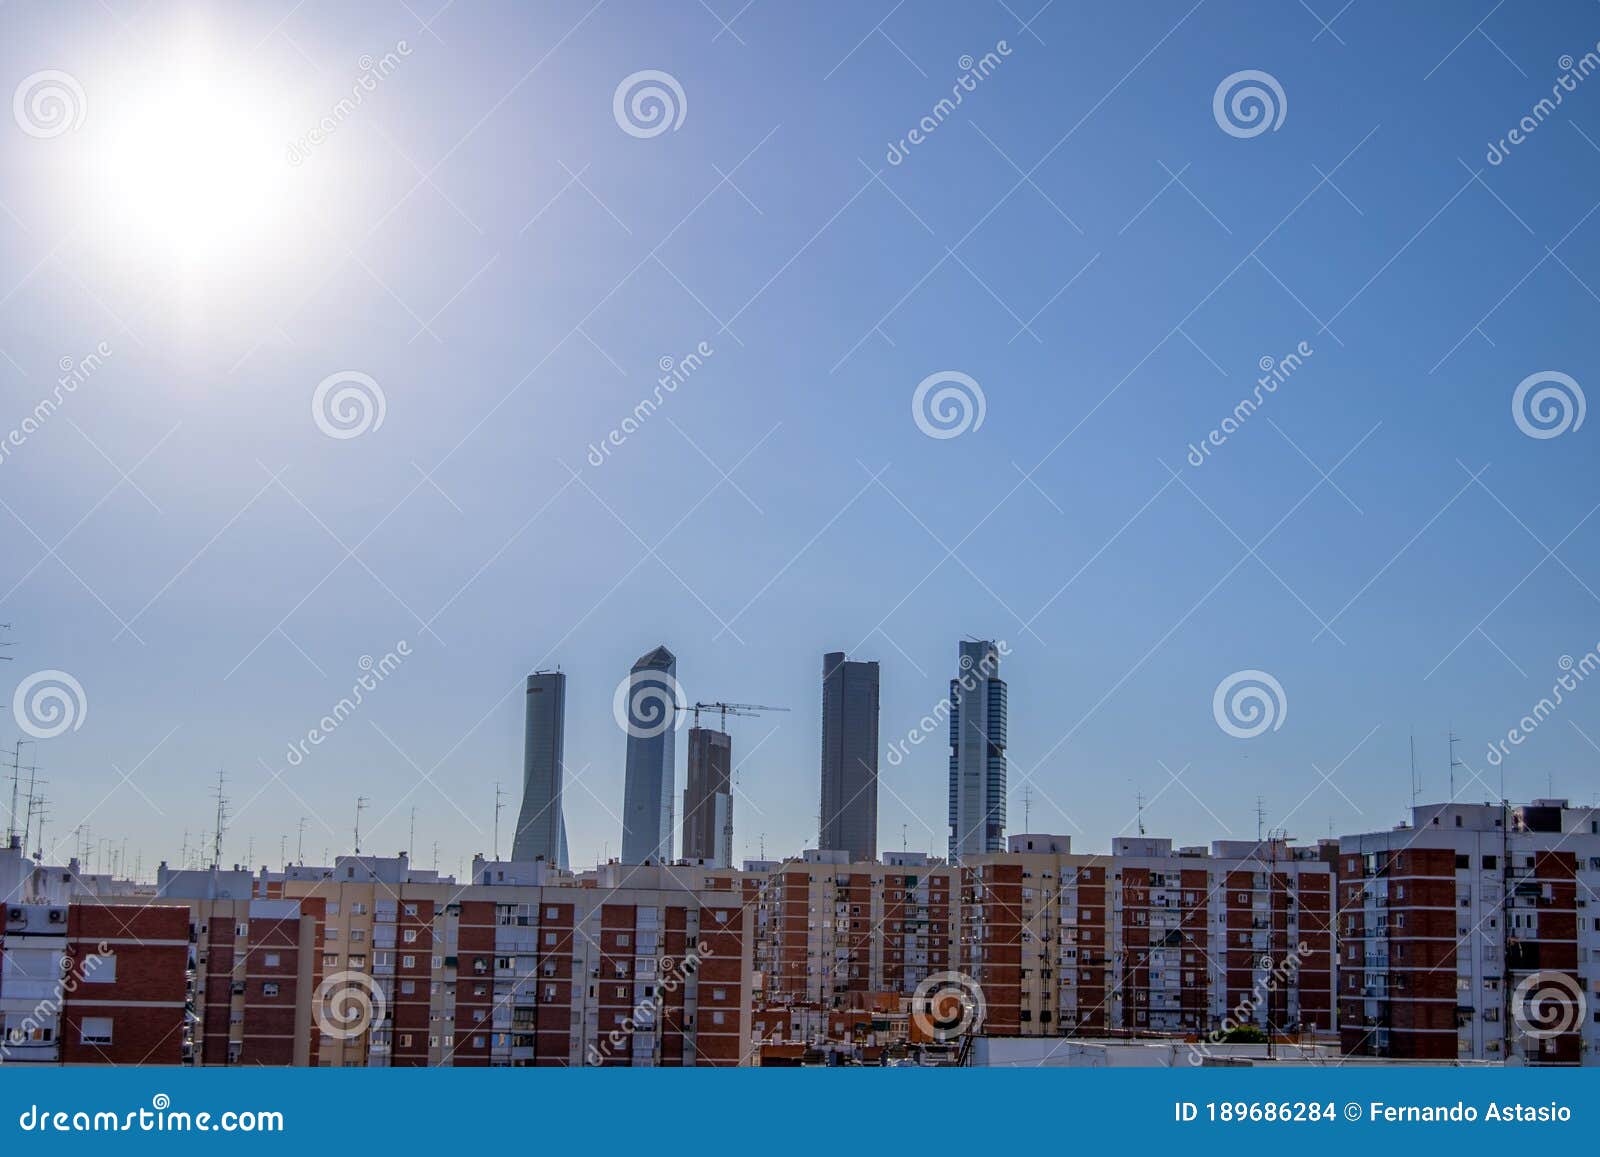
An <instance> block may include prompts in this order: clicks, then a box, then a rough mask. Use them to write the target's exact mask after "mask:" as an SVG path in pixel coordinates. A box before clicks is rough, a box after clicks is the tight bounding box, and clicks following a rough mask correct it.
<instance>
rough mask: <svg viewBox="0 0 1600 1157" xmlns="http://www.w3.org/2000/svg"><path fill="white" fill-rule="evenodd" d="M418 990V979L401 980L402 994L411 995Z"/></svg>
mask: <svg viewBox="0 0 1600 1157" xmlns="http://www.w3.org/2000/svg"><path fill="white" fill-rule="evenodd" d="M416 991H417V982H416V981H414V980H402V981H401V982H400V995H401V996H410V995H411V994H412V993H414V992H416Z"/></svg>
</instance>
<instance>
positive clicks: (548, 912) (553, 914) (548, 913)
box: [544, 908, 561, 920]
mask: <svg viewBox="0 0 1600 1157" xmlns="http://www.w3.org/2000/svg"><path fill="white" fill-rule="evenodd" d="M560 915H561V909H559V908H546V909H545V910H544V918H545V919H546V920H554V919H556V918H557V917H559V916H560Z"/></svg>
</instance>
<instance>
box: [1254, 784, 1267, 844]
mask: <svg viewBox="0 0 1600 1157" xmlns="http://www.w3.org/2000/svg"><path fill="white" fill-rule="evenodd" d="M1266 824H1267V801H1266V798H1265V797H1264V796H1259V795H1258V796H1256V843H1258V844H1259V843H1260V842H1261V841H1262V839H1263V838H1264V836H1265V833H1266Z"/></svg>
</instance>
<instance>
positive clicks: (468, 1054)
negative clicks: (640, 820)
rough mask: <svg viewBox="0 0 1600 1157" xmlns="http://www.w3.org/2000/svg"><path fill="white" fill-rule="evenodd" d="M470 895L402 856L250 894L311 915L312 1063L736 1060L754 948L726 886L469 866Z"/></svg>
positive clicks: (654, 874)
mask: <svg viewBox="0 0 1600 1157" xmlns="http://www.w3.org/2000/svg"><path fill="white" fill-rule="evenodd" d="M471 881H472V882H470V883H466V884H457V883H455V882H454V881H453V880H443V879H440V878H439V877H438V876H437V874H435V873H424V872H417V871H414V870H412V869H411V868H410V866H409V864H408V863H407V861H406V858H405V857H404V856H399V857H394V858H386V857H367V856H362V857H356V856H342V857H340V858H339V860H338V861H337V862H336V864H335V865H334V867H333V868H331V869H309V870H307V869H301V870H298V871H296V872H293V873H289V874H286V878H283V879H281V880H268V881H258V888H260V889H262V890H269V891H271V892H273V893H275V894H278V895H281V897H282V898H283V900H285V901H295V902H298V903H300V904H302V905H308V904H310V903H311V902H313V901H314V902H315V903H316V904H318V905H320V911H321V913H322V915H321V917H320V920H319V924H320V927H321V930H322V939H321V941H320V959H319V967H320V975H321V977H322V982H321V983H322V985H323V988H322V991H321V993H320V994H319V996H320V998H319V999H318V1000H316V1001H313V1002H312V1007H311V1013H312V1015H313V1018H314V1019H316V1021H317V1025H318V1029H317V1032H318V1039H317V1048H316V1051H315V1060H314V1061H313V1062H312V1063H318V1064H323V1065H335V1066H351V1065H363V1066H371V1065H392V1066H417V1065H450V1066H461V1067H490V1066H512V1065H606V1066H615V1065H622V1066H641V1067H642V1066H654V1065H662V1066H703V1065H717V1066H721V1065H737V1064H741V1063H747V1061H748V1050H747V1049H746V1047H745V1042H746V1040H747V1038H748V1036H749V1032H750V1012H749V983H748V978H749V974H750V968H751V963H750V961H751V957H750V940H749V937H748V935H747V931H746V928H747V925H746V913H745V910H744V906H743V902H742V897H741V895H740V893H739V891H738V888H737V886H736V884H735V882H734V879H733V875H732V874H731V873H727V874H724V875H723V876H722V877H721V878H720V879H719V880H717V881H715V882H708V881H707V878H706V873H705V872H704V871H703V870H702V869H699V868H689V867H683V866H629V865H620V864H610V865H605V866H603V867H601V868H599V869H597V870H596V871H594V872H591V873H585V874H584V876H583V877H581V878H580V877H576V876H573V875H572V874H571V873H567V872H563V871H561V870H560V869H559V868H557V867H556V866H555V865H554V864H552V863H550V862H548V861H537V862H534V863H520V862H511V861H506V862H496V861H484V860H482V859H481V858H480V859H477V860H475V861H474V863H473V870H472V877H471ZM257 902H258V903H259V901H257ZM341 1001H343V1002H344V1004H345V1006H346V1007H352V1006H354V1005H356V1004H359V1005H360V1006H361V1007H362V1008H365V1009H370V1010H371V1018H370V1024H369V1025H368V1024H363V1025H362V1026H361V1027H362V1029H363V1031H359V1032H350V1031H348V1028H349V1027H350V1026H347V1025H345V1024H344V1023H342V1022H341V1021H340V1020H339V1019H338V1016H337V1010H338V1009H339V1008H340V1007H341Z"/></svg>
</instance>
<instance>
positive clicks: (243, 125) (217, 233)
mask: <svg viewBox="0 0 1600 1157" xmlns="http://www.w3.org/2000/svg"><path fill="white" fill-rule="evenodd" d="M108 95H113V96H114V100H111V101H107V102H102V104H101V107H100V108H99V109H98V110H96V111H97V112H99V113H101V114H102V118H97V119H101V124H100V126H99V128H100V130H101V132H102V133H103V134H104V135H103V136H102V137H101V138H100V139H101V141H102V142H103V147H102V148H101V149H100V150H97V152H98V154H99V156H98V158H97V159H98V160H99V161H100V162H101V163H100V164H99V165H97V166H96V167H97V168H100V169H101V170H102V171H101V172H100V173H99V174H98V175H99V178H100V179H99V180H98V181H97V182H96V184H97V185H98V186H99V192H100V196H101V206H102V208H103V209H104V211H105V217H106V222H105V223H106V225H107V226H108V227H109V229H110V230H111V232H112V234H113V235H114V237H115V239H116V241H117V243H118V244H119V245H125V246H127V247H128V248H129V249H130V250H131V251H132V252H133V253H136V254H138V255H139V256H140V257H142V258H144V259H148V260H152V261H154V262H157V263H161V264H171V265H173V266H175V267H178V268H181V269H182V270H184V271H185V272H187V273H190V274H193V273H197V272H204V271H209V270H213V269H215V268H217V267H219V266H221V265H222V264H224V263H228V264H231V263H232V262H233V261H235V260H237V259H239V258H242V257H246V258H247V257H249V256H251V255H252V254H255V255H260V254H262V253H264V252H265V251H266V250H267V249H268V247H269V246H270V244H271V243H272V241H273V237H274V233H275V231H276V230H277V227H279V226H281V224H282V223H283V221H284V210H285V198H286V197H287V195H288V193H289V190H290V183H291V170H290V168H289V166H288V164H287V162H286V161H285V159H284V141H285V140H286V139H288V134H286V133H285V132H284V131H282V128H281V126H278V125H276V124H275V123H274V121H275V119H277V118H278V117H280V116H281V115H282V114H281V109H279V108H275V107H274V105H273V104H272V102H271V101H270V99H269V98H268V96H267V94H266V93H264V92H263V91H261V90H260V89H259V88H258V87H256V86H253V85H252V83H251V81H250V79H249V78H248V77H247V76H244V75H241V73H240V71H239V70H238V69H236V68H234V67H233V66H232V64H231V62H230V61H229V60H227V59H226V58H224V57H221V56H219V55H218V54H217V53H215V52H214V51H212V50H209V49H208V48H207V47H206V46H205V45H204V44H202V43H199V42H190V43H187V44H185V45H184V46H183V47H182V48H181V49H179V50H178V51H176V52H175V53H173V54H172V55H171V56H170V57H168V58H165V59H162V60H152V61H147V62H145V63H143V64H142V65H141V66H140V67H139V69H138V70H137V72H134V73H131V74H129V75H127V76H126V77H125V78H124V82H123V83H122V84H119V85H118V86H117V87H116V90H115V92H114V93H113V94H108Z"/></svg>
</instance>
